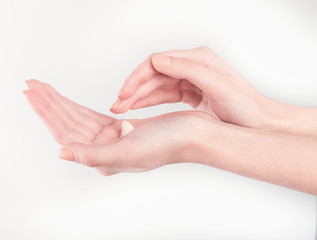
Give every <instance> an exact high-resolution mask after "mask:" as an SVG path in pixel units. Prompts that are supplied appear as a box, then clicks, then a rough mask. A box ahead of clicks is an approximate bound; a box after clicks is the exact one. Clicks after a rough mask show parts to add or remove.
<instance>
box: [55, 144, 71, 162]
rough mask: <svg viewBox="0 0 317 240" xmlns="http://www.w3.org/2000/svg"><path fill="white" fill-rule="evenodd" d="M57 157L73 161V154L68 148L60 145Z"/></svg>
mask: <svg viewBox="0 0 317 240" xmlns="http://www.w3.org/2000/svg"><path fill="white" fill-rule="evenodd" d="M58 157H59V158H61V159H64V160H68V161H74V154H73V152H72V151H71V150H69V149H68V148H65V147H62V148H61V149H60V150H59V152H58Z"/></svg>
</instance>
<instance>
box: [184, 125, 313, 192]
mask: <svg viewBox="0 0 317 240" xmlns="http://www.w3.org/2000/svg"><path fill="white" fill-rule="evenodd" d="M197 139H198V138H197ZM191 149H192V150H189V151H188V152H187V154H188V158H187V160H189V161H192V160H193V161H194V162H199V163H202V164H207V165H210V166H213V167H216V168H220V169H224V170H227V171H231V172H234V173H237V174H240V175H244V176H247V177H251V178H255V179H259V180H263V181H266V182H271V183H274V184H278V185H282V186H285V187H289V188H293V189H296V190H299V191H303V192H307V193H310V194H314V195H316V194H317V138H313V137H305V136H296V135H290V134H283V133H273V132H265V131H259V130H252V129H247V128H242V127H236V126H232V125H224V126H219V127H218V128H214V127H212V128H211V129H209V130H207V131H204V132H203V133H200V138H199V140H198V141H197V142H193V144H192V148H191ZM193 149H194V150H193Z"/></svg>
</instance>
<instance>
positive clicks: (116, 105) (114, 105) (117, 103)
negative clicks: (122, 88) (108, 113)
mask: <svg viewBox="0 0 317 240" xmlns="http://www.w3.org/2000/svg"><path fill="white" fill-rule="evenodd" d="M119 103H120V100H119V99H118V100H117V101H116V102H115V103H114V104H113V105H112V107H111V108H110V109H114V108H117V107H118V105H119Z"/></svg>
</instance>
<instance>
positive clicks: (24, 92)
mask: <svg viewBox="0 0 317 240" xmlns="http://www.w3.org/2000/svg"><path fill="white" fill-rule="evenodd" d="M29 91H30V90H23V91H22V93H23V94H24V96H26V94H27V93H28V92H29Z"/></svg>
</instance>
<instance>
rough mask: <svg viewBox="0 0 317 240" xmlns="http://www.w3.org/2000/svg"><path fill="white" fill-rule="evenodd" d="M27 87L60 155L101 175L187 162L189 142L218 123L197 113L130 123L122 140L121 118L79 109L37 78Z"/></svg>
mask: <svg viewBox="0 0 317 240" xmlns="http://www.w3.org/2000/svg"><path fill="white" fill-rule="evenodd" d="M27 84H28V86H29V88H30V89H29V90H26V91H24V94H25V96H26V97H27V99H28V100H29V102H30V104H31V106H32V107H33V109H34V110H35V112H36V113H37V114H38V115H39V117H40V118H41V119H42V120H43V122H44V123H45V124H46V126H47V127H48V129H49V130H50V132H51V133H52V135H53V136H54V138H55V139H56V141H57V142H58V143H60V144H61V145H63V146H64V148H63V151H62V155H61V156H60V157H62V158H64V159H66V160H73V161H75V162H78V163H81V164H85V165H87V166H90V167H95V168H97V170H98V171H99V172H100V173H102V174H103V175H111V174H115V173H118V172H140V171H147V170H150V169H154V168H157V167H160V166H163V165H165V164H169V163H175V162H181V161H186V159H189V156H190V154H188V151H190V142H189V139H197V138H196V137H195V134H198V133H200V132H202V131H203V129H204V127H207V126H208V127H210V124H211V123H215V124H216V122H218V121H217V120H214V119H213V118H212V117H211V116H210V115H209V114H206V113H203V112H199V111H186V112H175V113H170V114H165V115H161V116H157V117H153V118H148V119H141V120H137V119H130V120H128V121H129V122H130V123H131V124H132V125H133V126H134V127H135V129H134V130H133V131H132V132H130V133H129V134H128V135H127V136H126V137H125V138H123V139H121V138H120V132H121V123H122V120H117V119H114V118H112V117H109V116H107V115H104V114H100V113H97V112H95V111H93V110H90V109H88V108H86V107H83V106H80V105H78V104H76V103H74V102H72V101H71V100H69V99H67V98H66V97H64V96H62V95H60V94H59V93H58V92H57V91H56V90H55V89H54V88H53V87H52V86H50V85H49V84H46V83H41V82H39V81H37V80H29V81H27ZM193 142H194V141H192V142H191V143H193ZM185 151H186V152H187V154H184V153H185ZM185 155H186V156H185Z"/></svg>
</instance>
